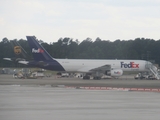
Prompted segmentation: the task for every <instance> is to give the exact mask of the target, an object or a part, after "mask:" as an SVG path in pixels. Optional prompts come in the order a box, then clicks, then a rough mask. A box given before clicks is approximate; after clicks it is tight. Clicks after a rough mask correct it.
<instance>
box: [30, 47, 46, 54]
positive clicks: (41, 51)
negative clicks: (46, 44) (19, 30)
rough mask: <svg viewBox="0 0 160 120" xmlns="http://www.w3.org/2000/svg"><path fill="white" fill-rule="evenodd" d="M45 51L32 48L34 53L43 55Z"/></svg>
mask: <svg viewBox="0 0 160 120" xmlns="http://www.w3.org/2000/svg"><path fill="white" fill-rule="evenodd" d="M43 52H44V50H42V49H41V48H38V49H35V48H32V53H43Z"/></svg>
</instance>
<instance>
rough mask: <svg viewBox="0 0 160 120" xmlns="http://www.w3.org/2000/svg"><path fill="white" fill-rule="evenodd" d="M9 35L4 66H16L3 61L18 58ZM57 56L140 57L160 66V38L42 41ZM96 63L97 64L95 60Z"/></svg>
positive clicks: (25, 46)
mask: <svg viewBox="0 0 160 120" xmlns="http://www.w3.org/2000/svg"><path fill="white" fill-rule="evenodd" d="M14 40H16V41H17V42H18V43H19V44H20V45H21V46H22V47H23V49H25V51H26V52H27V53H28V55H29V56H32V54H31V51H30V49H29V45H28V42H27V41H26V40H24V39H20V40H17V39H14ZM9 41H13V40H8V39H7V38H3V39H2V41H1V42H0V51H1V52H0V67H14V66H15V65H14V63H13V62H8V61H5V60H3V58H6V57H15V54H14V51H13V47H12V46H11V43H10V42H9ZM39 42H40V43H41V44H42V46H43V47H44V48H45V49H46V50H47V51H48V52H49V53H50V54H51V56H52V57H53V58H66V59H67V58H68V59H138V60H148V61H152V62H154V63H156V64H159V65H160V40H153V39H147V38H136V39H134V40H115V41H113V42H112V41H110V40H102V39H100V38H99V37H98V38H96V39H95V40H92V39H91V38H86V39H85V40H83V41H82V42H79V41H78V40H73V39H72V38H68V37H66V38H60V39H59V40H58V41H57V42H51V43H46V42H44V41H43V40H39ZM95 64H96V63H95Z"/></svg>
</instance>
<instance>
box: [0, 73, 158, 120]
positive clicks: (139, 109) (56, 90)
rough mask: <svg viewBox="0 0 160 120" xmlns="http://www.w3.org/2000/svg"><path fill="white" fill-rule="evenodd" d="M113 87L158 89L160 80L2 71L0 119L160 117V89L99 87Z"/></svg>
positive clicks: (129, 119)
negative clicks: (24, 76) (40, 76)
mask: <svg viewBox="0 0 160 120" xmlns="http://www.w3.org/2000/svg"><path fill="white" fill-rule="evenodd" d="M66 87H67V88H66ZM82 87H84V88H91V89H92V90H91V89H87V90H86V89H80V88H82ZM111 87H114V88H116V87H117V88H120V87H121V88H129V87H131V88H133V89H135V88H146V89H148V88H153V89H154V90H155V89H159V88H160V81H159V80H135V79H134V76H133V75H129V76H128V75H127V76H126V75H124V76H122V77H121V78H119V79H101V80H83V79H81V78H57V77H56V76H52V77H45V78H43V79H14V78H13V77H12V75H2V74H0V120H98V119H100V120H106V119H109V120H159V116H160V115H159V112H160V104H159V99H160V95H159V92H160V91H159V92H141V91H134V92H132V91H125V90H115V89H113V90H97V88H98V89H99V88H111ZM75 88H76V89H75ZM141 90H142V89H141Z"/></svg>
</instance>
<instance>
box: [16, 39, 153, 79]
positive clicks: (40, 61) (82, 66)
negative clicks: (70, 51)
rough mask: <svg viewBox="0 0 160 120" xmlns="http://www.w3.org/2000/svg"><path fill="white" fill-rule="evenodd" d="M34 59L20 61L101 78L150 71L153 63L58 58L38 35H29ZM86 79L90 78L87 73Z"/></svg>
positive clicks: (44, 67)
mask: <svg viewBox="0 0 160 120" xmlns="http://www.w3.org/2000/svg"><path fill="white" fill-rule="evenodd" d="M27 40H28V43H29V46H30V50H31V52H32V55H33V58H34V60H33V61H19V63H21V64H26V65H30V66H35V67H40V68H43V69H48V70H53V71H65V72H82V73H90V74H92V75H93V77H94V79H100V78H101V76H102V74H106V75H110V76H112V77H120V76H121V75H123V71H149V68H148V66H149V65H152V63H150V62H148V61H145V60H98V59H56V58H52V57H51V56H50V54H49V53H48V52H47V51H46V50H45V49H44V48H43V46H41V45H40V44H39V43H38V41H37V40H36V37H34V36H27ZM83 78H84V79H90V76H89V75H87V74H86V75H85V76H84V77H83Z"/></svg>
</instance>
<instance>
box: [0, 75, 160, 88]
mask: <svg viewBox="0 0 160 120" xmlns="http://www.w3.org/2000/svg"><path fill="white" fill-rule="evenodd" d="M0 85H51V86H53V87H56V86H60V85H63V86H68V87H117V88H146V89H148V88H149V89H160V80H135V79H134V76H133V75H123V76H122V77H121V78H119V79H101V80H92V79H91V80H83V79H81V78H73V77H71V78H57V77H56V76H51V77H44V78H42V79H41V78H38V79H14V78H13V76H12V75H4V74H0Z"/></svg>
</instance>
